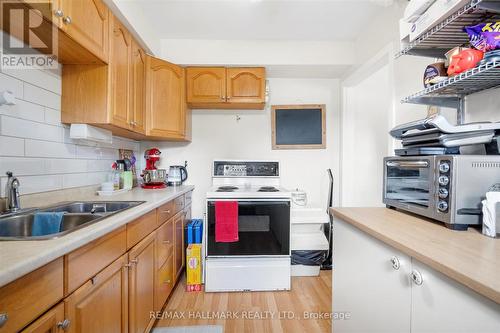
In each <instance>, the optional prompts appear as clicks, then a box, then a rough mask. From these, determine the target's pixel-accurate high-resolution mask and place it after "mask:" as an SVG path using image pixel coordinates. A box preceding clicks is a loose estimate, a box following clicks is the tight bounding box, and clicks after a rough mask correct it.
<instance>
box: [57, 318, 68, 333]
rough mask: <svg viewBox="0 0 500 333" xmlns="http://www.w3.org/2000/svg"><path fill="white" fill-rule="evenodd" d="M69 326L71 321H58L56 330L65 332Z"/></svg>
mask: <svg viewBox="0 0 500 333" xmlns="http://www.w3.org/2000/svg"><path fill="white" fill-rule="evenodd" d="M69 324H71V321H70V320H69V319H64V320H63V321H60V322H58V323H57V325H56V326H57V328H60V329H63V330H65V331H66V330H67V329H68V328H69Z"/></svg>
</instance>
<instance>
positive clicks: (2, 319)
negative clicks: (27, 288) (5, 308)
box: [0, 313, 9, 328]
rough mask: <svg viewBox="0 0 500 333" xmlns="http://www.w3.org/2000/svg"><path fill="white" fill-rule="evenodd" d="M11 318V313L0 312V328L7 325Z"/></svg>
mask: <svg viewBox="0 0 500 333" xmlns="http://www.w3.org/2000/svg"><path fill="white" fill-rule="evenodd" d="M7 320H9V315H8V314H6V313H0V328H2V327H3V325H5V323H6V322H7Z"/></svg>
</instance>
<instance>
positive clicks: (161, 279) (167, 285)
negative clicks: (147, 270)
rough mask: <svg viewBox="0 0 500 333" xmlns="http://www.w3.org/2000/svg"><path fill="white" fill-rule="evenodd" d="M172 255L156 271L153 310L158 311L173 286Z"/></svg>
mask: <svg viewBox="0 0 500 333" xmlns="http://www.w3.org/2000/svg"><path fill="white" fill-rule="evenodd" d="M174 282H175V281H174V256H173V255H170V256H169V257H168V258H167V261H165V264H163V266H161V267H160V268H159V269H158V270H157V271H156V291H155V297H154V298H155V311H160V310H161V309H162V307H163V305H165V302H166V301H167V298H168V296H169V295H170V293H171V292H172V289H173V288H174Z"/></svg>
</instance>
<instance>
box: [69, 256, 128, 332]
mask: <svg viewBox="0 0 500 333" xmlns="http://www.w3.org/2000/svg"><path fill="white" fill-rule="evenodd" d="M127 264H128V263H127V254H125V255H123V256H121V257H120V258H118V259H117V260H116V261H115V262H113V263H112V264H111V265H109V266H108V267H106V268H105V269H104V270H103V271H101V272H100V273H99V274H97V275H96V276H94V277H93V278H92V279H91V280H90V281H87V282H86V283H85V284H84V285H83V286H81V287H80V288H78V289H77V290H76V291H75V292H74V293H72V294H71V295H70V296H68V297H67V298H66V299H65V300H64V304H65V313H66V318H67V319H68V320H69V321H70V325H69V327H68V329H67V330H66V331H65V332H69V333H101V332H106V333H126V332H128V292H127V290H128V274H127V273H128V272H127V270H128V268H127Z"/></svg>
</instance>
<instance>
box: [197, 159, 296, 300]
mask: <svg viewBox="0 0 500 333" xmlns="http://www.w3.org/2000/svg"><path fill="white" fill-rule="evenodd" d="M212 185H213V187H212V188H211V189H210V190H209V191H208V192H207V210H206V227H205V228H204V229H205V230H204V253H205V291H207V292H219V291H220V292H225V291H257V290H289V289H290V271H291V263H290V198H291V192H290V191H288V190H286V189H284V188H282V187H281V186H280V178H279V162H270V161H235V160H224V161H214V164H213V174H212ZM217 201H234V202H237V204H238V241H237V242H231V243H221V242H216V241H215V224H216V219H215V209H216V208H215V203H216V202H217Z"/></svg>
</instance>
